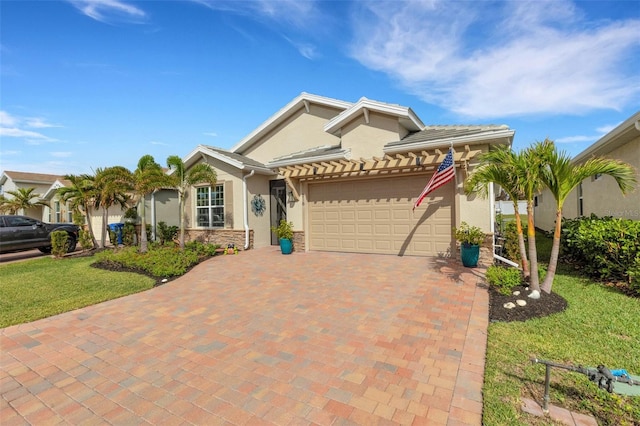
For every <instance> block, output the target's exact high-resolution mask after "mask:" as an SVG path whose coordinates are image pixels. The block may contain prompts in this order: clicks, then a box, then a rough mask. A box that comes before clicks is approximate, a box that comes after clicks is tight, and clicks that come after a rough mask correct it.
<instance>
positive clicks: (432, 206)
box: [184, 93, 514, 256]
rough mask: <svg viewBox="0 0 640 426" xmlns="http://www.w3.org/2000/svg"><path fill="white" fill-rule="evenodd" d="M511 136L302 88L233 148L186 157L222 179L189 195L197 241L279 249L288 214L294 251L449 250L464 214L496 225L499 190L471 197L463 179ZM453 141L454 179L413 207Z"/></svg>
mask: <svg viewBox="0 0 640 426" xmlns="http://www.w3.org/2000/svg"><path fill="white" fill-rule="evenodd" d="M513 135H514V131H513V130H511V129H510V128H509V127H507V126H505V125H486V126H485V125H477V126H476V125H473V126H425V125H424V124H423V122H422V120H421V119H420V118H419V117H418V116H417V115H416V114H415V113H414V112H413V111H412V110H411V108H408V107H404V106H400V105H395V104H388V103H383V102H377V101H373V100H369V99H366V98H362V99H360V100H359V101H358V102H356V103H351V102H345V101H341V100H337V99H331V98H326V97H322V96H317V95H312V94H307V93H302V94H301V95H300V96H298V97H296V98H295V99H293V100H292V101H291V102H289V103H288V104H287V105H286V106H285V107H284V108H282V109H281V110H279V111H278V112H276V113H275V114H274V115H273V116H271V117H270V118H269V119H268V120H267V121H265V122H264V123H263V124H261V125H260V126H259V127H258V128H256V129H255V130H254V131H253V132H251V133H250V134H249V135H247V136H246V137H245V138H244V139H242V140H241V141H240V142H238V143H237V144H236V145H235V146H234V147H232V148H231V149H230V150H223V149H220V148H214V147H210V146H205V145H199V146H197V147H196V148H195V149H194V150H193V151H192V152H191V153H190V154H189V155H187V156H186V157H185V158H184V162H185V164H186V165H187V167H191V166H193V165H194V164H196V163H199V162H206V163H209V164H210V165H211V166H212V167H213V168H214V169H215V170H216V172H217V174H218V183H217V184H216V186H215V187H211V188H210V187H207V186H205V185H201V186H195V187H194V188H192V191H191V192H190V194H189V197H188V198H187V200H186V203H187V205H188V206H189V207H188V208H187V209H186V210H187V212H186V219H187V228H188V234H189V238H190V239H201V240H207V241H213V242H216V243H219V244H223V245H226V244H228V243H235V244H236V245H238V246H241V247H242V246H244V247H245V248H250V247H264V246H269V245H276V244H278V242H277V240H276V239H275V236H274V235H273V234H272V232H271V231H270V227H271V226H274V225H276V224H277V223H278V222H279V220H280V219H282V218H286V219H287V220H289V221H292V222H293V225H294V229H295V231H296V232H295V237H294V247H295V249H296V250H298V251H305V250H326V251H345V252H359V253H385V254H394V255H404V254H406V255H418V256H448V255H450V254H451V252H452V251H453V250H455V241H454V239H453V235H452V227H454V226H457V225H459V224H460V223H461V222H462V221H466V222H467V223H469V224H471V225H476V226H480V227H481V228H482V229H483V230H484V231H485V232H487V233H491V232H492V231H493V222H494V217H493V215H494V212H495V205H494V201H493V199H494V197H493V195H492V194H491V196H490V197H488V199H486V200H485V199H481V198H480V197H477V196H474V195H472V196H466V195H465V194H464V191H463V187H462V184H463V181H464V179H465V178H466V177H467V174H468V173H469V172H470V171H471V170H472V169H473V167H475V166H476V165H477V162H478V159H477V157H478V155H479V154H481V153H483V152H486V151H488V150H489V149H490V148H491V146H493V145H507V146H510V145H511V143H512V141H513ZM450 146H453V148H454V150H455V157H454V159H455V165H456V173H457V176H456V179H455V181H452V182H449V183H447V184H445V185H444V186H442V187H440V188H438V189H437V190H435V191H434V192H432V193H431V194H430V195H429V196H428V197H427V198H426V199H425V200H424V201H423V203H422V205H421V206H420V207H418V208H416V209H415V211H413V210H412V208H413V204H414V202H415V200H416V199H417V197H418V196H419V195H420V193H421V192H422V190H423V188H424V187H425V185H426V184H427V182H428V181H429V179H430V178H431V176H432V175H433V173H434V171H435V169H436V168H437V167H438V166H439V165H440V163H441V162H442V161H443V160H444V158H445V155H446V153H447V150H448V149H449V147H450Z"/></svg>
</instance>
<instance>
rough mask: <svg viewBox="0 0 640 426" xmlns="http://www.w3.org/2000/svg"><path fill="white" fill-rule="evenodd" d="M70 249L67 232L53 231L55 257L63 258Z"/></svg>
mask: <svg viewBox="0 0 640 426" xmlns="http://www.w3.org/2000/svg"><path fill="white" fill-rule="evenodd" d="M68 249H69V241H68V236H67V233H66V232H65V231H53V232H52V233H51V253H52V254H53V255H54V256H55V257H62V256H64V255H65V253H66V252H67V250H68Z"/></svg>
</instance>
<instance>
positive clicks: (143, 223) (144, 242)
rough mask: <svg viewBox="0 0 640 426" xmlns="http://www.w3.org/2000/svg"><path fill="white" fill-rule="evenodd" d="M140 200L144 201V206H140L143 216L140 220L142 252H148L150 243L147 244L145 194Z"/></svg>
mask: <svg viewBox="0 0 640 426" xmlns="http://www.w3.org/2000/svg"><path fill="white" fill-rule="evenodd" d="M140 202H141V203H142V206H141V208H140V213H141V214H140V216H141V218H142V220H141V222H140V227H141V229H140V253H146V252H147V249H148V244H147V219H146V217H145V216H146V213H145V211H144V195H143V196H142V197H140Z"/></svg>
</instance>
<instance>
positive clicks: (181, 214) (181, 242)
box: [178, 191, 184, 250]
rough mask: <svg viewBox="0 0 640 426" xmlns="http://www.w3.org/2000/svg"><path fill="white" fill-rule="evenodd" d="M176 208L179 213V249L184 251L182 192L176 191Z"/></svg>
mask: <svg viewBox="0 0 640 426" xmlns="http://www.w3.org/2000/svg"><path fill="white" fill-rule="evenodd" d="M178 208H179V211H180V249H181V250H182V249H184V198H183V195H182V192H180V191H178Z"/></svg>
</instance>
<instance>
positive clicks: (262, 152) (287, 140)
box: [240, 104, 341, 163]
mask: <svg viewBox="0 0 640 426" xmlns="http://www.w3.org/2000/svg"><path fill="white" fill-rule="evenodd" d="M340 112H341V111H339V110H336V109H333V108H327V107H324V106H320V105H315V104H311V105H310V110H309V113H307V112H306V110H305V108H304V107H301V108H300V109H299V110H297V111H296V112H295V113H293V114H292V115H291V116H290V117H288V119H287V120H285V121H284V122H283V123H281V124H280V125H279V126H277V127H276V128H274V129H273V130H271V132H269V133H268V134H267V135H266V136H265V137H263V138H262V139H261V140H260V141H259V142H258V143H256V144H254V145H253V146H251V147H249V148H248V149H246V150H245V151H242V152H240V154H242V155H245V156H247V157H250V158H252V159H254V160H256V161H260V162H262V163H268V162H270V161H272V160H273V159H274V158H277V157H280V156H283V155H288V154H291V153H293V152H298V151H304V150H307V149H310V148H315V147H318V146H324V145H329V146H335V145H338V144H340V139H339V138H338V137H336V136H333V135H330V134H328V133H326V132H325V131H324V130H323V128H324V125H325V124H326V123H327V121H329V120H330V119H331V118H333V117H335V116H336V115H338V114H339V113H340Z"/></svg>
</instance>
